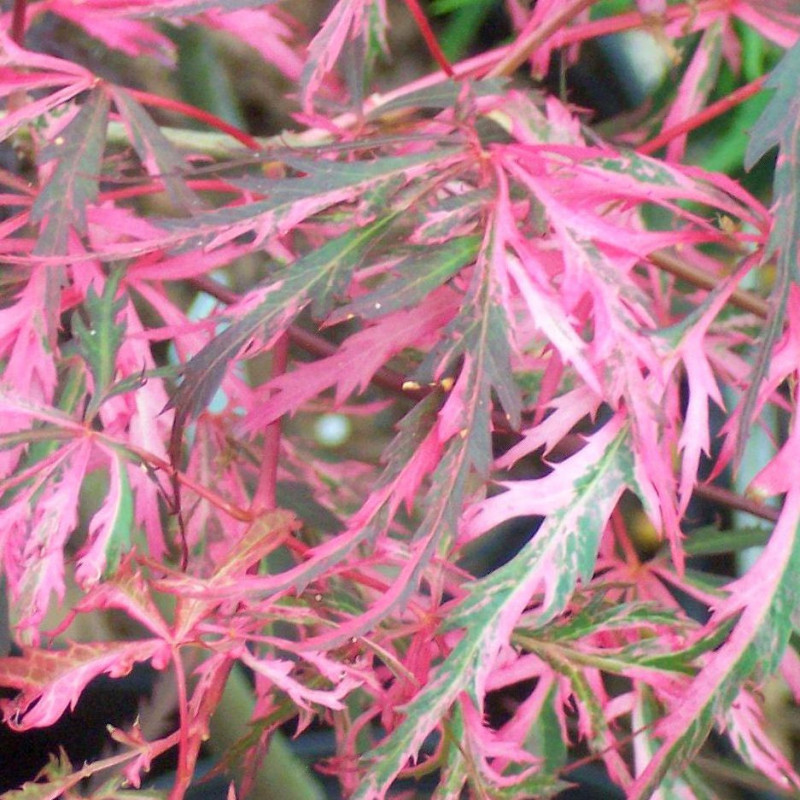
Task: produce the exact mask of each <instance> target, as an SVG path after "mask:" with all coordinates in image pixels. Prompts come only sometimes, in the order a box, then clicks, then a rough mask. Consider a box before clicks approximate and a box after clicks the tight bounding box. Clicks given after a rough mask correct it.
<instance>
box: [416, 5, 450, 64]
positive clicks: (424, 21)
mask: <svg viewBox="0 0 800 800" xmlns="http://www.w3.org/2000/svg"><path fill="white" fill-rule="evenodd" d="M405 2H406V6H407V7H408V10H409V11H410V12H411V16H412V17H414V22H416V23H417V27H418V28H419V31H420V33H421V34H422V38H423V39H424V40H425V44H426V45H427V47H428V50H429V51H430V54H431V55H432V56H433V58H434V59H435V60H436V63H437V64H438V65H439V66H440V67H441V68H442V70H443V71H444V73H445V75H447V76H448V77H449V78H454V77H455V73H454V72H453V67H452V66H451V65H450V62H449V61H448V60H447V56H445V54H444V53H443V52H442V48H441V47H440V46H439V42H438V41H437V40H436V36H435V35H434V33H433V31H432V30H431V26H430V23H429V22H428V18H427V17H426V16H425V12H424V11H423V10H422V8H420V5H419V3H418V2H417V0H405Z"/></svg>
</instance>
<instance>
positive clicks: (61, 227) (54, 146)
mask: <svg viewBox="0 0 800 800" xmlns="http://www.w3.org/2000/svg"><path fill="white" fill-rule="evenodd" d="M109 106H110V103H109V99H108V95H107V94H106V92H105V91H104V90H103V89H102V88H98V89H93V90H92V91H91V92H90V94H89V96H88V98H87V100H86V102H85V103H84V104H83V105H82V106H81V108H80V110H79V111H78V113H77V114H76V115H75V117H74V118H73V119H72V121H71V122H70V123H69V124H68V125H67V126H66V127H65V128H64V130H63V131H62V132H61V133H60V134H59V135H58V136H56V137H55V139H54V140H53V141H52V142H50V143H49V144H48V145H46V146H45V147H44V148H43V149H42V152H41V154H40V157H39V160H40V162H41V163H46V162H48V161H54V160H55V161H57V162H58V163H57V164H56V166H55V169H54V170H53V174H52V175H51V176H50V179H49V180H48V181H47V184H46V185H45V186H44V188H43V189H42V190H41V191H40V192H39V195H38V197H37V198H36V202H35V203H34V204H33V208H31V220H33V221H34V222H42V221H44V227H43V229H42V230H41V231H40V233H39V237H38V239H37V241H36V246H35V247H34V249H33V252H34V254H35V255H41V256H47V255H61V254H64V253H66V252H67V240H68V236H69V232H70V230H72V229H74V230H76V231H77V232H78V233H80V234H85V233H86V206H87V205H88V204H90V203H93V202H94V201H95V200H96V199H97V191H98V184H99V180H100V165H101V160H102V157H103V151H104V149H105V144H106V128H107V126H108V112H109Z"/></svg>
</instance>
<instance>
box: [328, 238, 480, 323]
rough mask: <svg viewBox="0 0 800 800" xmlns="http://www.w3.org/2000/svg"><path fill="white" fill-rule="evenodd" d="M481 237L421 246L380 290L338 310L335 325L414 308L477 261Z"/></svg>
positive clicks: (398, 264)
mask: <svg viewBox="0 0 800 800" xmlns="http://www.w3.org/2000/svg"><path fill="white" fill-rule="evenodd" d="M480 241H481V239H480V237H479V236H464V237H460V238H457V239H450V240H449V241H447V242H445V243H443V244H440V245H434V246H427V247H426V246H420V247H418V248H415V249H414V251H413V252H412V253H410V254H409V255H406V256H405V257H404V258H402V259H401V260H400V261H399V262H398V263H397V264H396V265H395V266H394V267H392V270H391V273H392V275H391V277H390V278H387V280H385V281H384V282H383V283H382V284H381V285H380V286H379V287H378V288H376V289H374V290H373V291H371V292H368V293H367V294H365V295H362V296H361V297H359V298H358V299H356V300H354V301H353V302H352V303H349V304H348V305H346V306H343V307H342V308H340V309H337V311H336V314H335V315H334V316H333V317H332V319H331V321H332V322H336V321H337V320H341V319H345V318H346V317H347V316H348V315H351V314H352V315H355V316H358V317H363V318H364V319H374V318H375V317H380V316H383V315H385V314H390V313H392V312H393V311H398V310H400V309H405V308H413V307H414V306H416V305H418V304H419V303H421V302H422V300H423V299H424V298H425V297H427V296H428V294H430V292H432V291H433V290H434V289H437V288H438V287H439V286H441V285H442V284H443V283H444V282H445V281H447V280H448V279H449V278H450V277H452V276H453V275H454V274H455V273H456V272H458V271H459V270H460V269H462V267H464V266H466V265H467V264H469V263H470V262H471V261H473V260H474V258H475V256H476V255H477V253H478V249H479V245H480Z"/></svg>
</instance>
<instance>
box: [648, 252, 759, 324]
mask: <svg viewBox="0 0 800 800" xmlns="http://www.w3.org/2000/svg"><path fill="white" fill-rule="evenodd" d="M648 260H649V261H650V262H651V263H652V264H654V265H655V266H656V267H658V268H659V269H662V270H664V272H668V273H669V274H670V275H674V276H675V277H676V278H681V279H682V280H685V281H687V282H688V283H691V284H692V285H693V286H697V287H699V288H700V289H708V290H709V291H711V290H712V289H716V288H717V286H718V285H719V280H718V278H716V277H715V276H714V275H710V274H709V273H708V272H706V271H705V270H703V269H700V267H695V266H693V265H692V264H689V263H688V262H686V261H684V260H683V259H681V258H679V257H678V256H676V255H674V254H672V253H663V252H662V253H651V254H650V256H649V259H648ZM728 302H729V303H730V304H731V305H732V306H736V307H737V308H740V309H741V310H742V311H748V312H750V313H751V314H755V315H756V316H758V317H761V318H762V319H767V316H768V315H769V304H768V303H767V301H766V300H764V299H763V298H761V297H759V296H758V295H757V294H754V293H753V292H748V291H747V290H746V289H734V290H733V291H732V292H731V296H730V298H729V299H728Z"/></svg>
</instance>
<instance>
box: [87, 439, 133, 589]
mask: <svg viewBox="0 0 800 800" xmlns="http://www.w3.org/2000/svg"><path fill="white" fill-rule="evenodd" d="M110 460H111V469H110V470H109V484H108V494H107V495H106V498H105V500H104V501H103V505H102V506H101V507H100V509H99V511H97V513H96V514H95V515H94V516H93V517H92V521H91V522H90V523H89V543H88V545H87V547H86V548H85V551H84V552H83V553H82V554H81V555H80V556H79V558H78V564H77V566H76V568H75V579H76V580H77V582H78V583H79V584H80V586H81V587H82V588H84V589H87V588H89V587H90V586H94V585H95V584H96V583H97V582H98V581H99V580H100V579H101V578H102V577H108V576H109V575H113V574H114V573H116V571H117V568H118V567H119V562H120V558H121V557H122V554H123V553H124V552H126V551H127V550H128V549H129V548H130V543H131V534H132V531H133V526H134V517H133V493H132V492H131V485H130V481H129V480H128V474H127V468H126V465H125V462H124V461H123V460H122V458H121V457H120V456H119V455H118V454H117V453H114V454H113V455H111V457H110Z"/></svg>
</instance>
